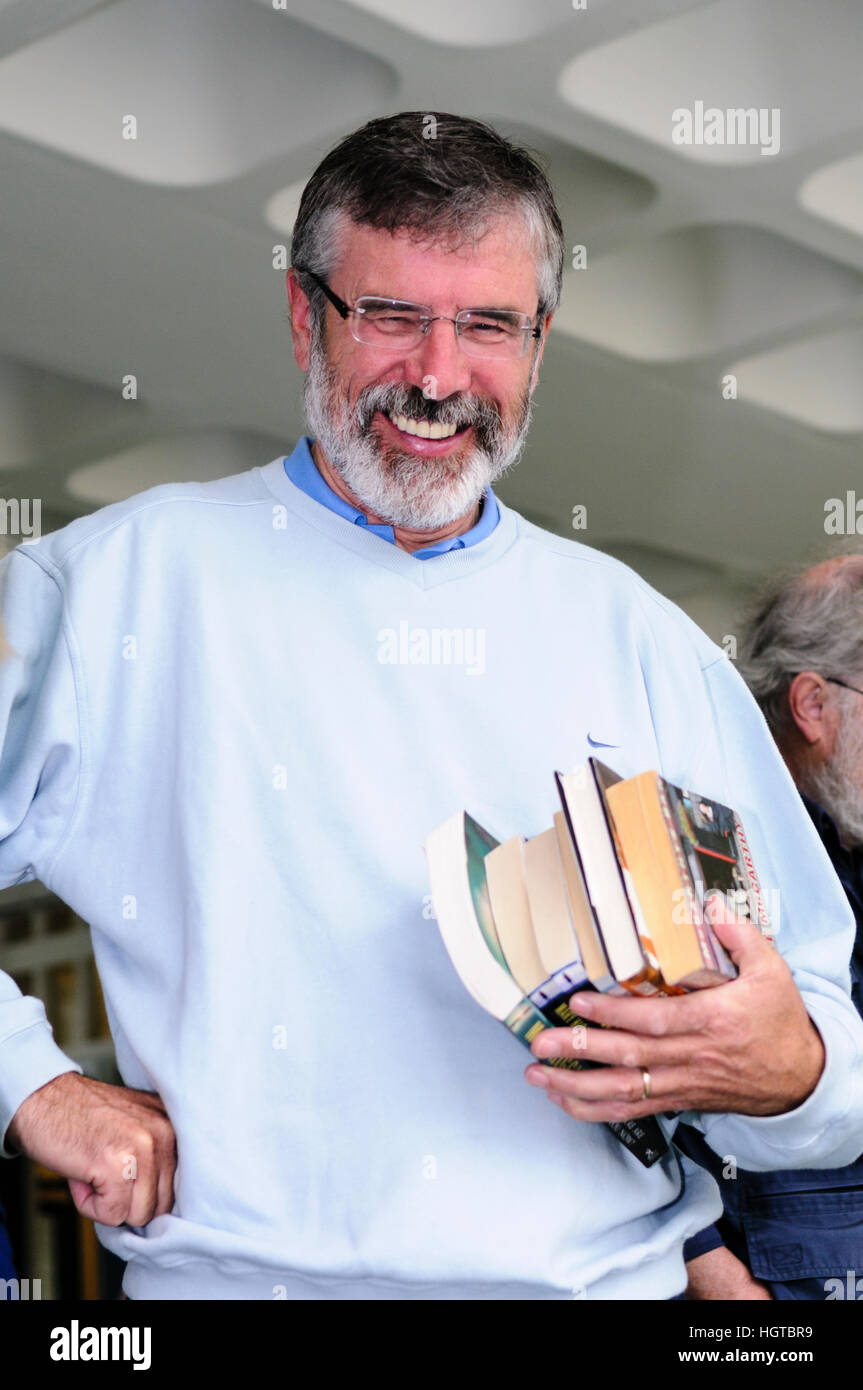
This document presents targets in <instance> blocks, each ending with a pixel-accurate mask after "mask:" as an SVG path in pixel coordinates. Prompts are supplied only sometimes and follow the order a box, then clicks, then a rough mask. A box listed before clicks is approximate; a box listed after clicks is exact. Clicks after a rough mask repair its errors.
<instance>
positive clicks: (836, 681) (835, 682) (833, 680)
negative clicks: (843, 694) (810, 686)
mask: <svg viewBox="0 0 863 1390" xmlns="http://www.w3.org/2000/svg"><path fill="white" fill-rule="evenodd" d="M824 679H825V680H826V681H829V682H830V684H831V685H841V686H842V688H843V690H853V691H854V693H855V694H856V695H863V690H858V689H857V686H856V685H849V684H848V682H847V681H840V680H839V677H838V676H825V677H824Z"/></svg>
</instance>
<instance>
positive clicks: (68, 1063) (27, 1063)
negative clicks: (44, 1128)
mask: <svg viewBox="0 0 863 1390" xmlns="http://www.w3.org/2000/svg"><path fill="white" fill-rule="evenodd" d="M83 1070H84V1068H83V1067H81V1066H79V1065H78V1063H77V1062H73V1061H72V1058H71V1057H67V1056H66V1053H65V1052H63V1050H62V1049H61V1048H60V1047H58V1046H57V1044H56V1043H55V1041H54V1035H53V1033H52V1031H51V1025H50V1023H48V1021H47V1020H42V1021H41V1022H36V1023H32V1024H30V1026H29V1027H26V1028H20V1029H19V1030H18V1032H17V1033H12V1034H10V1036H9V1037H8V1038H4V1039H3V1040H2V1042H0V1158H16V1157H17V1156H18V1150H17V1149H13V1148H11V1147H10V1146H9V1144H7V1140H6V1131H7V1130H8V1128H9V1126H10V1124H11V1123H12V1120H13V1118H14V1116H15V1112H16V1111H17V1109H18V1107H19V1106H20V1105H21V1104H22V1103H23V1102H24V1101H25V1100H26V1099H27V1097H28V1096H30V1095H32V1094H33V1092H34V1091H38V1090H39V1088H40V1086H46V1085H47V1084H48V1082H49V1081H53V1080H54V1078H55V1077H57V1076H62V1075H63V1073H64V1072H67V1071H77V1072H80V1073H83Z"/></svg>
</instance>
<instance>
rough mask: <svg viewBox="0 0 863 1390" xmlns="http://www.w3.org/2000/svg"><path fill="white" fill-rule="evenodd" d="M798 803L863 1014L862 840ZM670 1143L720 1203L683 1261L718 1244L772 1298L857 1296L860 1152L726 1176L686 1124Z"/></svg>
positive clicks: (860, 1294) (862, 1240) (862, 1242)
mask: <svg viewBox="0 0 863 1390" xmlns="http://www.w3.org/2000/svg"><path fill="white" fill-rule="evenodd" d="M803 801H804V804H805V806H806V809H807V811H808V812H809V814H810V816H811V817H812V820H813V821H814V823H815V827H816V829H817V831H818V833H819V835H820V836H821V839H822V840H823V842H824V846H825V848H826V850H827V853H828V854H829V855H830V859H831V861H832V863H833V866H834V868H835V869H836V873H837V875H838V877H839V880H840V882H841V883H842V886H843V888H844V889H845V892H846V894H847V896H848V900H849V902H850V903H851V906H852V908H853V910H854V916H855V918H856V921H857V935H856V938H855V942H854V952H853V955H852V957H851V962H850V964H851V997H852V998H853V1000H854V1003H855V1004H856V1005H857V1009H858V1010H859V1012H860V1013H861V1014H863V846H857V847H855V848H854V849H852V850H848V849H846V848H845V847H844V846H843V845H842V843H841V841H840V839H839V833H838V831H837V829H836V825H835V823H834V821H833V820H832V819H831V817H830V816H829V815H828V814H827V812H826V811H825V810H824V809H823V808H822V807H821V806H818V805H817V804H816V803H815V802H814V801H811V800H810V799H809V798H808V797H805V796H804V797H803ZM675 1143H676V1144H677V1146H678V1148H680V1149H681V1150H682V1152H683V1153H685V1154H687V1155H688V1156H689V1157H690V1158H692V1159H694V1160H695V1161H696V1162H697V1163H700V1164H701V1165H702V1167H704V1168H708V1169H709V1170H710V1171H711V1172H712V1174H713V1176H714V1177H715V1178H716V1180H717V1182H718V1183H719V1186H720V1189H721V1191H722V1200H723V1203H724V1206H725V1211H724V1213H723V1216H722V1217H721V1218H720V1219H719V1221H718V1222H717V1223H716V1225H715V1226H709V1227H708V1228H707V1229H706V1230H705V1231H701V1232H700V1233H699V1234H698V1235H697V1236H693V1237H692V1239H691V1240H689V1241H687V1242H686V1244H685V1245H684V1250H683V1253H684V1258H685V1259H687V1260H691V1259H694V1258H695V1257H696V1256H697V1255H703V1254H705V1253H706V1252H707V1251H708V1250H711V1249H714V1248H716V1247H717V1246H719V1245H723V1244H724V1245H726V1246H727V1247H728V1249H729V1250H731V1252H732V1253H733V1254H735V1255H737V1257H738V1258H739V1259H741V1260H742V1261H743V1262H744V1264H746V1265H748V1266H749V1268H750V1270H751V1271H752V1274H753V1275H754V1277H755V1278H756V1279H758V1280H759V1282H760V1283H762V1284H766V1285H767V1287H768V1288H769V1289H770V1291H771V1293H772V1294H773V1297H774V1298H777V1299H810V1300H812V1299H828V1298H835V1299H839V1298H849V1297H855V1298H857V1299H860V1300H861V1301H863V1155H861V1157H860V1158H858V1159H857V1160H856V1162H854V1163H850V1164H848V1165H847V1167H844V1168H796V1169H794V1170H793V1171H791V1172H772V1173H751V1172H747V1171H745V1170H744V1169H739V1170H738V1172H737V1175H736V1177H731V1176H729V1177H725V1176H723V1174H724V1172H725V1171H727V1167H728V1165H723V1162H722V1159H721V1158H719V1157H718V1156H717V1155H716V1154H715V1153H714V1152H713V1150H712V1149H711V1148H709V1147H708V1145H707V1144H706V1142H705V1140H704V1137H703V1136H702V1135H701V1134H699V1133H698V1132H697V1131H696V1130H694V1129H692V1128H691V1127H690V1126H689V1125H680V1126H679V1127H678V1130H677V1134H676V1135H675ZM861 1148H863V1135H861ZM849 1273H850V1276H851V1277H850V1278H849V1277H848V1276H849ZM858 1279H859V1280H860V1284H859V1288H858V1285H857V1280H858Z"/></svg>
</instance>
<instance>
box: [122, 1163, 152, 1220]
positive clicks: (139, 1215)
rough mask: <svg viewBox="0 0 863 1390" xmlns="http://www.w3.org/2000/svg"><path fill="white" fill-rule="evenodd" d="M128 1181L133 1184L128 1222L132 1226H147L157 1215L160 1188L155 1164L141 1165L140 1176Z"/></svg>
mask: <svg viewBox="0 0 863 1390" xmlns="http://www.w3.org/2000/svg"><path fill="white" fill-rule="evenodd" d="M128 1181H130V1182H131V1187H132V1196H131V1201H130V1203H129V1215H128V1216H127V1217H126V1220H127V1222H128V1223H129V1225H130V1226H146V1225H147V1223H148V1222H149V1221H152V1220H153V1217H154V1216H155V1215H156V1203H157V1200H158V1187H157V1182H156V1167H155V1164H154V1163H153V1162H152V1161H148V1162H147V1163H146V1164H139V1166H138V1176H137V1177H135V1178H132V1179H130V1180H128Z"/></svg>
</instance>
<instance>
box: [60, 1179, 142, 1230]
mask: <svg viewBox="0 0 863 1390" xmlns="http://www.w3.org/2000/svg"><path fill="white" fill-rule="evenodd" d="M68 1183H69V1191H70V1192H71V1194H72V1201H73V1202H74V1203H75V1207H76V1210H78V1211H79V1212H80V1213H81V1215H82V1216H86V1217H87V1218H88V1220H90V1221H98V1222H99V1223H100V1224H101V1225H103V1226H122V1224H123V1222H124V1221H125V1220H126V1212H127V1210H128V1201H127V1194H126V1193H124V1192H123V1190H122V1188H120V1187H118V1186H117V1185H115V1184H108V1183H101V1182H98V1181H95V1180H94V1181H93V1182H85V1181H84V1180H83V1179H81V1178H69V1179H68Z"/></svg>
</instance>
